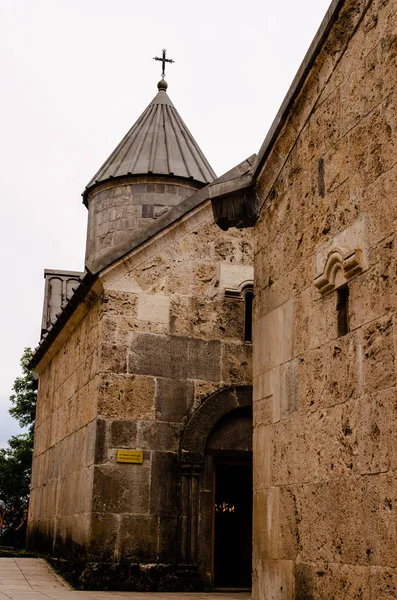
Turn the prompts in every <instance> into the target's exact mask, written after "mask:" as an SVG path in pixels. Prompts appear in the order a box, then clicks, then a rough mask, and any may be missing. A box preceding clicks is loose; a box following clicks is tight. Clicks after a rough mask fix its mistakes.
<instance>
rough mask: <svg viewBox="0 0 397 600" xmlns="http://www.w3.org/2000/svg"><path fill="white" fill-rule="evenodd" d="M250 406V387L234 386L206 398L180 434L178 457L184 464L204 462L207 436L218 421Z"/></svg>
mask: <svg viewBox="0 0 397 600" xmlns="http://www.w3.org/2000/svg"><path fill="white" fill-rule="evenodd" d="M247 406H252V386H251V385H235V386H231V387H227V388H223V389H221V390H218V391H217V392H214V393H213V394H211V396H208V398H206V400H204V402H203V404H202V405H201V406H200V407H199V408H198V409H197V410H196V411H195V412H194V413H193V415H192V416H191V418H190V419H189V421H188V422H187V424H186V426H185V429H184V431H183V434H182V438H181V443H180V452H179V457H180V460H181V462H182V463H184V464H196V465H199V464H201V463H202V462H203V461H204V451H205V445H206V442H207V438H208V435H209V434H210V432H211V430H212V429H213V427H214V426H215V425H216V423H218V421H219V420H220V419H221V418H222V417H224V416H225V415H227V414H228V413H229V412H231V411H233V410H235V409H236V408H243V407H247Z"/></svg>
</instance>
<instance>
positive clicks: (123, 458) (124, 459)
mask: <svg viewBox="0 0 397 600" xmlns="http://www.w3.org/2000/svg"><path fill="white" fill-rule="evenodd" d="M117 462H119V463H136V464H142V463H143V452H142V451H141V450H117Z"/></svg>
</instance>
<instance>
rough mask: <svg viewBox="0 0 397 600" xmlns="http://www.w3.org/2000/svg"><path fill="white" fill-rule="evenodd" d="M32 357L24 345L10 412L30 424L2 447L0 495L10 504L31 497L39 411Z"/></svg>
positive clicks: (16, 503)
mask: <svg viewBox="0 0 397 600" xmlns="http://www.w3.org/2000/svg"><path fill="white" fill-rule="evenodd" d="M31 357H32V351H31V349H30V348H25V350H24V353H23V355H22V358H21V368H22V376H21V377H17V378H16V379H15V381H14V385H13V388H12V389H13V392H14V393H13V394H12V395H11V396H10V401H11V403H12V405H13V406H12V407H11V408H10V411H9V412H10V414H11V416H12V417H14V419H16V420H17V421H18V422H19V424H20V425H21V427H29V431H28V433H21V434H19V435H15V436H13V437H12V438H11V439H9V440H8V447H7V448H3V449H0V497H1V498H2V499H3V500H4V501H5V503H6V505H7V508H9V507H11V505H12V504H14V505H16V506H22V505H25V504H26V503H27V501H28V498H29V485H30V474H31V467H32V455H33V429H34V420H35V414H36V397H37V391H36V387H37V386H36V383H35V380H34V378H33V372H32V370H31V369H29V361H30V359H31Z"/></svg>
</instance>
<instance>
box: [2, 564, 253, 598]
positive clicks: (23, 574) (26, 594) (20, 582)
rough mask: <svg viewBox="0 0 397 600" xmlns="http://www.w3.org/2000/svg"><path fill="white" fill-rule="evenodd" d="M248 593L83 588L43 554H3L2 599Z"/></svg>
mask: <svg viewBox="0 0 397 600" xmlns="http://www.w3.org/2000/svg"><path fill="white" fill-rule="evenodd" d="M250 597H251V596H250V594H247V593H240V594H236V593H211V594H204V593H196V594H186V593H180V594H178V593H168V592H167V593H165V592H158V593H150V592H146V593H144V592H79V591H76V590H73V589H71V588H70V587H69V586H68V584H67V583H65V582H64V581H63V580H62V579H61V578H60V577H58V575H57V574H56V573H55V572H54V571H53V569H52V568H51V567H50V566H49V565H48V563H46V561H45V560H43V559H41V558H0V600H10V599H11V600H152V599H153V600H250Z"/></svg>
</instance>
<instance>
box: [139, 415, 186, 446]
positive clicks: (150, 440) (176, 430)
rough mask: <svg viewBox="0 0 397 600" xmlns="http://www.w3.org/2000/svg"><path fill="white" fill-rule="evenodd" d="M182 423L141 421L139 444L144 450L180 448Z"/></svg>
mask: <svg viewBox="0 0 397 600" xmlns="http://www.w3.org/2000/svg"><path fill="white" fill-rule="evenodd" d="M181 430H182V425H179V424H177V423H161V422H151V421H140V423H139V426H138V438H137V444H138V446H139V447H140V448H141V449H143V450H165V451H166V452H176V451H177V450H178V445H179V439H180V434H181Z"/></svg>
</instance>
